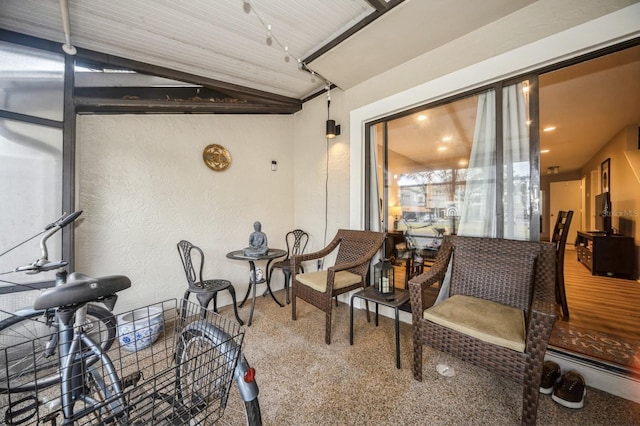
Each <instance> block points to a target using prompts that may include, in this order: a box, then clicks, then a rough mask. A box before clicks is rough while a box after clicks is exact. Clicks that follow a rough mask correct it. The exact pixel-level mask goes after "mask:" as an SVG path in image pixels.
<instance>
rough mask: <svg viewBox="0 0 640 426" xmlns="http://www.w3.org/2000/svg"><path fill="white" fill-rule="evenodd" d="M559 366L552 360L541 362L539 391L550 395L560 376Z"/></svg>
mask: <svg viewBox="0 0 640 426" xmlns="http://www.w3.org/2000/svg"><path fill="white" fill-rule="evenodd" d="M561 374H562V373H561V372H560V366H559V365H558V364H556V363H555V362H553V361H545V362H544V364H542V378H541V379H540V393H543V394H545V395H551V394H552V393H553V389H554V387H555V385H556V382H557V381H558V379H560V376H561Z"/></svg>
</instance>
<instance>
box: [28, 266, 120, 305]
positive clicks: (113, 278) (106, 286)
mask: <svg viewBox="0 0 640 426" xmlns="http://www.w3.org/2000/svg"><path fill="white" fill-rule="evenodd" d="M129 287H131V280H129V278H127V277H125V276H124V275H108V276H104V277H98V278H93V277H90V276H88V275H85V274H82V273H79V272H74V273H72V274H71V275H69V278H68V279H67V283H66V284H63V285H61V286H57V287H53V288H50V289H48V290H46V291H44V292H42V294H40V296H38V298H37V299H36V301H35V303H34V305H33V307H34V308H35V309H48V308H57V307H60V306H68V305H81V304H84V303H88V302H95V301H98V300H100V299H102V298H105V297H107V296H111V295H113V294H115V293H117V292H119V291H121V290H124V289H127V288H129Z"/></svg>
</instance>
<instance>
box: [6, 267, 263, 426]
mask: <svg viewBox="0 0 640 426" xmlns="http://www.w3.org/2000/svg"><path fill="white" fill-rule="evenodd" d="M130 286H131V282H130V280H129V279H128V278H127V277H125V276H122V275H114V276H107V277H100V278H91V277H88V276H86V275H84V274H79V273H73V274H71V275H69V279H68V280H67V283H66V284H65V285H61V286H56V287H53V288H51V289H48V290H46V291H44V292H43V293H42V294H41V295H40V296H39V297H38V298H37V299H36V301H35V303H34V308H35V309H42V310H48V309H55V312H56V318H57V320H58V333H56V334H57V335H58V341H57V346H58V349H59V350H58V368H59V376H60V379H59V383H60V389H59V392H58V393H56V390H54V389H53V387H50V386H49V387H48V388H47V389H44V388H41V387H40V386H39V385H38V383H39V382H38V375H39V369H38V367H35V368H33V370H32V371H31V372H30V373H32V374H33V377H31V378H30V379H29V381H30V383H35V384H36V385H35V386H34V389H33V390H32V392H26V390H25V388H24V387H22V388H16V387H14V386H13V381H14V380H18V381H19V383H22V381H23V377H22V375H18V374H16V375H11V374H9V373H8V371H7V374H6V378H5V380H6V386H5V389H4V390H3V391H2V392H0V409H3V410H4V414H5V423H7V424H11V425H21V424H41V423H48V422H50V423H51V424H52V425H54V424H57V418H58V417H59V416H60V414H62V416H63V421H62V424H106V423H114V424H122V425H128V424H133V425H143V424H187V423H188V424H201V423H203V422H205V421H206V422H207V424H209V423H210V422H211V421H212V420H213V421H215V420H219V419H221V418H222V416H223V415H225V416H226V415H227V413H230V410H229V408H232V406H233V405H238V406H240V408H239V411H240V412H241V413H242V417H244V422H245V423H246V424H249V425H260V424H261V422H262V420H261V414H260V407H259V403H258V386H257V383H256V381H255V370H254V369H253V368H251V367H250V366H249V364H248V362H247V361H246V359H245V357H244V356H243V355H242V352H241V349H242V343H243V338H244V331H242V329H241V328H240V326H238V325H237V324H236V323H235V322H232V321H227V320H226V319H225V318H223V317H221V316H219V315H217V314H216V313H215V312H213V311H210V310H207V309H205V308H203V307H202V306H198V305H195V304H192V303H186V306H188V307H190V308H188V309H187V311H186V313H185V315H183V316H180V315H179V312H180V311H181V310H182V309H183V306H185V302H181V303H180V307H181V309H180V310H179V309H178V305H177V302H176V301H175V300H174V303H173V306H169V305H170V304H171V301H166V302H160V303H159V304H156V305H160V306H161V308H162V309H161V312H162V317H161V318H162V323H161V324H162V327H161V328H163V329H164V330H165V331H164V332H165V337H164V338H163V339H162V340H161V342H160V343H155V344H151V345H150V346H149V347H142V346H143V345H142V346H141V347H140V348H138V347H137V346H136V347H135V350H134V351H132V352H131V353H127V352H126V351H123V347H122V345H121V344H122V341H120V342H119V343H120V344H118V345H114V346H113V347H112V348H111V349H110V350H109V351H108V352H107V351H105V350H104V349H103V348H102V346H101V343H102V342H95V341H94V340H93V339H91V337H90V336H89V335H88V334H87V332H86V331H85V327H84V324H85V320H84V318H83V316H84V312H83V308H84V307H85V306H86V305H87V304H88V303H90V302H106V304H107V306H112V305H113V304H114V303H115V296H116V294H117V293H118V292H119V291H122V290H124V289H126V288H129V287H130ZM149 310H150V307H147V311H149ZM143 311H144V309H143ZM134 312H135V311H134ZM171 324H173V325H174V327H168V326H169V325H171ZM151 329H152V327H151V325H150V322H149V324H147V325H143V326H139V327H138V328H137V329H135V330H134V331H135V333H134V334H135V338H134V343H135V344H136V345H137V344H138V343H140V344H141V343H143V342H144V341H145V339H147V337H148V334H149V332H150V330H151ZM121 334H122V333H121ZM43 338H44V339H51V337H50V336H47V337H43ZM124 338H128V336H127V335H125V336H122V335H121V336H120V339H124ZM120 339H119V340H120ZM37 340H38V339H36V340H34V341H29V342H22V343H19V344H18V345H17V346H18V347H19V349H21V350H22V352H25V351H29V350H30V351H31V352H32V353H34V354H35V353H36V348H37V347H38V342H37ZM158 345H159V346H158ZM124 347H125V348H126V346H124ZM14 349H15V347H10V348H6V349H3V350H2V351H0V360H4V362H5V365H6V364H7V361H9V360H10V359H9V356H10V354H11V353H13V350H14ZM138 349H139V350H138ZM94 357H95V359H96V360H95V362H93V363H92V364H90V361H92V360H93V358H94ZM5 370H6V369H5ZM233 382H235V384H236V386H235V387H233V388H232V386H231V385H232V383H233ZM231 414H233V413H232V412H231Z"/></svg>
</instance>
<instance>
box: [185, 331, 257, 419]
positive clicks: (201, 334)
mask: <svg viewBox="0 0 640 426" xmlns="http://www.w3.org/2000/svg"><path fill="white" fill-rule="evenodd" d="M230 342H231V343H230ZM233 351H240V347H239V346H237V345H235V346H234V343H233V341H232V340H231V339H230V338H229V336H228V335H227V334H226V333H225V332H224V331H222V330H220V329H219V328H216V327H215V326H214V325H212V324H209V323H204V322H202V321H201V322H197V323H193V324H190V325H189V326H187V327H186V328H185V329H184V330H183V331H182V333H181V335H180V338H179V340H178V347H177V350H176V365H177V372H176V374H177V386H178V397H179V398H180V399H181V403H182V404H183V405H184V406H185V407H186V408H187V409H188V410H189V411H190V413H192V416H193V419H192V423H193V424H205V423H207V422H208V421H210V420H208V419H207V415H208V414H211V413H209V411H208V410H207V406H209V405H211V406H212V410H220V411H219V412H218V414H219V415H220V414H221V417H220V418H219V420H218V422H217V423H218V424H234V425H238V424H246V425H249V426H258V425H262V418H261V414H260V404H259V403H258V397H257V392H256V396H255V398H254V399H252V400H250V401H244V400H243V399H242V397H241V391H240V388H239V387H238V382H237V380H242V378H241V377H238V376H237V375H235V374H234V372H233V371H229V368H228V365H227V364H226V363H228V362H229V358H230V357H232V356H234V354H232V352H233ZM239 356H240V359H238V365H245V366H248V363H247V361H246V359H245V358H244V356H243V355H241V354H239ZM232 374H233V375H234V376H236V377H235V379H236V381H235V382H234V383H231V388H230V389H229V388H228V383H229V381H230V380H233V378H232V377H229V375H232ZM225 395H226V401H225V400H224V399H225ZM213 404H220V407H219V408H218V407H213ZM209 417H210V416H209Z"/></svg>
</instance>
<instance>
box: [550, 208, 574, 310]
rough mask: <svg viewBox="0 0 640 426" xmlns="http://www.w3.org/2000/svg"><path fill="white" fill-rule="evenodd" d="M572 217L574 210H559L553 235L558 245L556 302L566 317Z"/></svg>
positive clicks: (553, 239)
mask: <svg viewBox="0 0 640 426" xmlns="http://www.w3.org/2000/svg"><path fill="white" fill-rule="evenodd" d="M572 218H573V210H569V211H566V212H565V211H562V210H561V211H559V212H558V218H557V219H556V225H555V226H554V228H553V235H552V237H551V242H552V243H554V244H555V245H556V280H555V281H556V303H558V304H559V305H560V307H561V308H562V316H563V317H564V318H569V306H568V305H567V294H566V292H565V289H564V249H565V246H566V245H567V234H568V233H569V228H570V227H571V219H572Z"/></svg>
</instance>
